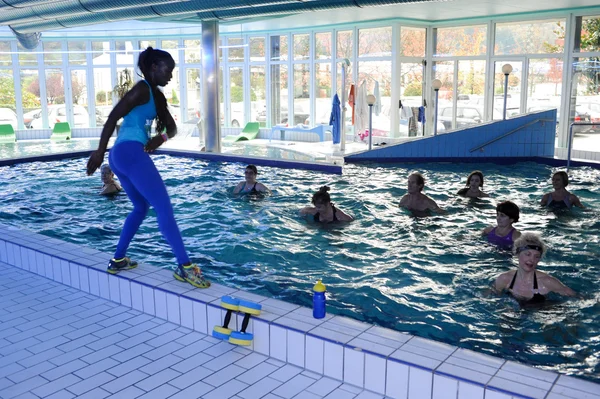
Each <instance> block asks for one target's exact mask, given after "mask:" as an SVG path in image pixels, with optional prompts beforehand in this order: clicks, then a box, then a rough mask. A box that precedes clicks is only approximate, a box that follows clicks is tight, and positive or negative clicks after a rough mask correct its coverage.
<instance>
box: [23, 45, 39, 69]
mask: <svg viewBox="0 0 600 399" xmlns="http://www.w3.org/2000/svg"><path fill="white" fill-rule="evenodd" d="M41 47H42V45H41V43H40V44H38V46H37V47H36V48H35V49H33V50H27V49H26V48H25V47H23V46H21V43H19V42H17V50H18V52H19V65H21V66H33V65H37V64H38V61H37V54H35V51H41V50H40V49H41Z"/></svg>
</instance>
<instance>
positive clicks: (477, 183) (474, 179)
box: [457, 170, 489, 198]
mask: <svg viewBox="0 0 600 399" xmlns="http://www.w3.org/2000/svg"><path fill="white" fill-rule="evenodd" d="M481 187H483V173H481V172H480V171H478V170H474V171H473V172H471V173H470V174H469V176H468V177H467V187H465V188H462V189H460V190H459V191H458V193H457V194H458V195H462V196H463V197H468V198H481V197H489V195H488V194H486V193H484V192H483V191H481Z"/></svg>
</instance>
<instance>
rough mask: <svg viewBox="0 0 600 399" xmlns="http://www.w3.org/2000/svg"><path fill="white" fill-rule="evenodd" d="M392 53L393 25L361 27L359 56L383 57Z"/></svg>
mask: <svg viewBox="0 0 600 399" xmlns="http://www.w3.org/2000/svg"><path fill="white" fill-rule="evenodd" d="M391 55H392V27H391V26H385V27H381V28H370V29H360V30H359V31H358V56H359V57H368V56H370V57H383V56H391Z"/></svg>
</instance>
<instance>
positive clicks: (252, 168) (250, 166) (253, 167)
mask: <svg viewBox="0 0 600 399" xmlns="http://www.w3.org/2000/svg"><path fill="white" fill-rule="evenodd" d="M246 170H251V171H252V172H254V174H255V175H258V169H256V166H254V165H248V166H246Z"/></svg>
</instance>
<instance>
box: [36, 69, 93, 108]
mask: <svg viewBox="0 0 600 399" xmlns="http://www.w3.org/2000/svg"><path fill="white" fill-rule="evenodd" d="M82 90H83V88H80V93H79V95H81V91H82ZM27 91H29V92H30V93H32V94H34V95H35V96H36V97H40V80H39V78H38V77H36V78H35V79H34V80H33V81H32V82H31V83H30V84H29V86H28V87H27ZM46 98H47V101H48V104H64V103H65V85H64V81H63V76H62V73H51V74H48V75H46Z"/></svg>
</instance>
